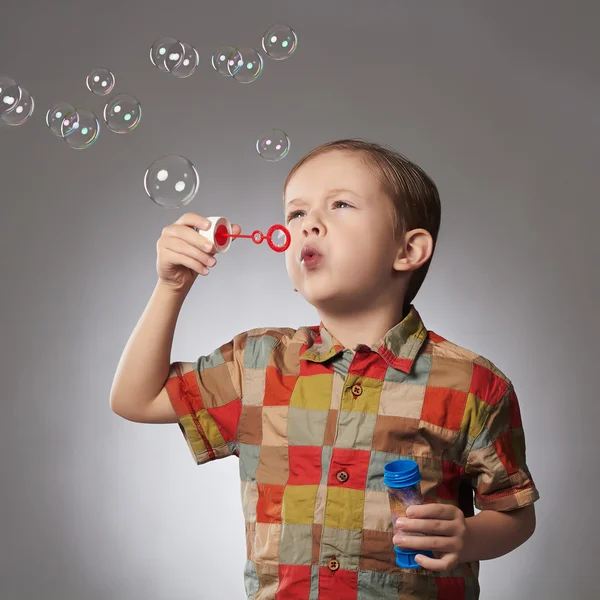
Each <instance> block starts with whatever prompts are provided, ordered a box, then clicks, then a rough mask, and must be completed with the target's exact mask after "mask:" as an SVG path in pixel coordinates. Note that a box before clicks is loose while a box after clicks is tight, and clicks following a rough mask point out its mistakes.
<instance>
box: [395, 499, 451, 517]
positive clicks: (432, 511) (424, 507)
mask: <svg viewBox="0 0 600 600" xmlns="http://www.w3.org/2000/svg"><path fill="white" fill-rule="evenodd" d="M455 508H456V507H455V506H453V505H450V504H439V503H435V502H431V503H429V504H413V505H412V506H409V507H408V508H407V509H406V516H407V517H408V518H409V519H446V520H452V519H454V517H455V516H456V513H455Z"/></svg>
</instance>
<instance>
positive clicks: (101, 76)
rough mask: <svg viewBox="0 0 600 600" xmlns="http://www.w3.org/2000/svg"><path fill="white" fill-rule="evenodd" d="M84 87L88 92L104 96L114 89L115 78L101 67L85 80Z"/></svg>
mask: <svg viewBox="0 0 600 600" xmlns="http://www.w3.org/2000/svg"><path fill="white" fill-rule="evenodd" d="M85 85H86V86H87V89H88V90H90V92H93V93H94V94H98V96H106V95H107V94H110V93H111V92H112V91H113V88H114V87H115V76H114V75H113V74H112V73H111V72H110V71H109V70H108V69H105V68H103V67H101V68H99V69H94V70H93V71H92V72H91V73H90V74H89V75H88V76H87V77H86V79H85Z"/></svg>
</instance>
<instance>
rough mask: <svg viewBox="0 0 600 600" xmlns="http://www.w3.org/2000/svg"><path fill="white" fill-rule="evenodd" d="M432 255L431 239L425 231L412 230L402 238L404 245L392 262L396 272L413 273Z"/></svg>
mask: <svg viewBox="0 0 600 600" xmlns="http://www.w3.org/2000/svg"><path fill="white" fill-rule="evenodd" d="M432 254H433V238H432V237H431V234H430V233H429V231H427V230H426V229H412V230H411V231H409V232H407V233H406V235H405V236H404V245H403V246H402V247H401V248H400V249H399V250H398V256H397V257H396V260H395V261H394V269H396V270H397V271H415V270H417V269H418V268H419V267H421V266H422V265H423V264H424V263H426V262H427V261H428V260H429V259H430V258H431V255H432Z"/></svg>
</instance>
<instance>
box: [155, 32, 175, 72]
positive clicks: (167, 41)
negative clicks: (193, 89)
mask: <svg viewBox="0 0 600 600" xmlns="http://www.w3.org/2000/svg"><path fill="white" fill-rule="evenodd" d="M178 41H179V40H176V39H175V38H172V37H163V38H160V39H159V40H156V41H155V42H154V44H152V46H151V48H150V62H152V64H153V65H154V66H155V67H156V68H157V69H160V70H161V71H165V72H167V71H168V70H169V69H167V67H166V66H165V59H166V58H167V52H168V51H169V48H171V47H172V46H173V45H174V44H177V43H178Z"/></svg>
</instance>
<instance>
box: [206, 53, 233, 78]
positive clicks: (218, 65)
mask: <svg viewBox="0 0 600 600" xmlns="http://www.w3.org/2000/svg"><path fill="white" fill-rule="evenodd" d="M236 52H237V48H234V47H233V46H221V47H219V48H217V50H216V51H215V53H214V54H213V55H212V59H211V63H212V66H213V69H214V70H215V71H216V72H217V73H220V74H221V75H225V77H232V75H231V73H230V72H229V68H228V63H229V61H230V60H231V58H232V56H233V55H234V54H235V53H236ZM231 67H233V62H232V63H231Z"/></svg>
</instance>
